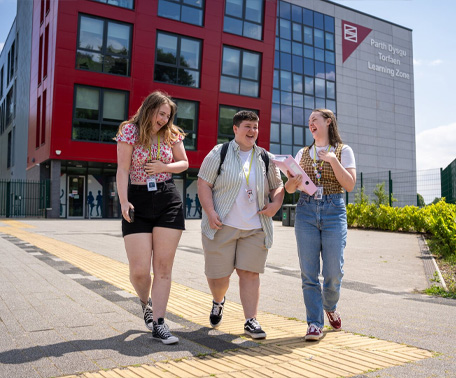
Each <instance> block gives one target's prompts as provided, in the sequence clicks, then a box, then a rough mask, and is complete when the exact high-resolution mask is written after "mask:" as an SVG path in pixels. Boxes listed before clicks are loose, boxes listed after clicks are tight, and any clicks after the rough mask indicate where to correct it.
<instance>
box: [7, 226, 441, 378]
mask: <svg viewBox="0 0 456 378" xmlns="http://www.w3.org/2000/svg"><path fill="white" fill-rule="evenodd" d="M2 222H3V223H5V224H7V226H6V227H1V226H0V232H2V233H5V234H8V235H11V236H15V237H17V238H18V239H21V240H23V241H26V242H28V243H30V244H33V245H35V246H36V247H38V248H41V249H43V250H45V251H46V252H48V253H50V254H52V255H55V256H57V257H59V258H61V259H62V260H65V261H67V262H69V263H70V264H72V265H74V266H76V267H78V268H80V269H81V270H83V271H85V272H87V273H89V274H91V275H93V276H95V277H98V278H100V279H102V280H103V281H106V282H108V283H110V284H112V285H114V286H116V287H118V288H120V289H122V290H126V291H128V292H130V293H133V294H134V293H135V290H134V288H133V286H132V285H131V283H130V280H129V270H128V265H127V264H124V263H121V262H119V261H116V260H113V259H110V258H108V257H106V256H102V255H99V254H97V253H94V252H91V251H88V250H85V249H83V248H79V247H76V246H74V245H71V244H69V243H65V242H62V241H58V240H55V239H52V238H50V237H47V236H44V235H40V234H35V233H33V232H32V231H31V230H28V229H30V228H33V226H29V225H25V224H24V223H21V222H18V221H10V220H7V221H4V220H2ZM211 303H212V296H211V295H209V294H206V293H203V292H200V291H198V290H194V289H192V288H189V287H187V286H184V285H181V284H178V283H175V282H173V283H172V286H171V294H170V299H169V303H168V311H169V312H171V313H174V314H176V315H179V316H181V317H183V318H185V319H186V320H189V321H191V322H193V323H196V324H201V325H203V326H206V327H207V326H209V324H208V314H209V312H210V309H211ZM185 309H187V310H185ZM224 315H225V319H224V323H223V324H222V326H221V327H220V328H219V330H220V331H222V332H225V333H229V334H232V335H237V336H240V335H243V323H244V315H243V311H242V306H241V305H240V304H238V303H234V302H229V301H227V302H226V305H225V311H224ZM258 318H259V319H260V320H261V324H262V326H263V327H264V329H265V330H266V332H267V334H268V338H267V339H266V340H261V341H258V344H259V345H258V347H255V348H250V349H245V348H240V349H238V350H230V351H227V352H223V353H216V354H214V355H212V356H205V357H194V358H190V359H185V360H180V361H169V362H157V363H155V364H154V365H142V366H140V367H130V368H127V369H120V368H115V369H112V370H109V371H99V372H92V373H85V374H82V375H78V377H85V378H90V377H147V376H151V375H153V376H157V377H163V378H172V377H207V376H215V377H220V378H223V377H227V378H228V377H326V378H332V377H340V376H346V377H349V376H354V375H358V374H362V373H363V372H366V371H368V370H373V369H383V368H385V367H389V366H395V365H402V364H404V363H406V362H411V361H417V360H420V359H424V358H430V357H432V354H431V352H429V351H426V350H422V349H418V348H415V347H411V346H406V345H401V344H397V343H393V342H389V341H383V340H378V339H371V338H368V337H364V336H359V335H354V334H351V333H348V332H344V331H341V332H332V331H325V332H324V333H325V337H324V338H323V339H321V340H320V341H319V342H314V343H310V342H305V341H304V339H303V336H304V335H305V332H306V329H307V325H306V324H304V323H303V322H300V321H297V320H292V319H286V318H284V317H282V316H278V315H274V314H269V313H265V312H260V313H259V314H258ZM236 347H237V346H236V344H233V349H234V348H236ZM327 356H330V358H329V357H327ZM259 365H260V366H261V369H260V368H259ZM71 377H75V376H74V375H73V376H71Z"/></svg>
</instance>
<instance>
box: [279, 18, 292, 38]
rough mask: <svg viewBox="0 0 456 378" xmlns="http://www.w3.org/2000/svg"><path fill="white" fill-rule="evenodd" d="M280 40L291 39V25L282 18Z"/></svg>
mask: <svg viewBox="0 0 456 378" xmlns="http://www.w3.org/2000/svg"><path fill="white" fill-rule="evenodd" d="M280 38H285V39H291V23H290V21H288V20H284V19H282V18H281V19H280Z"/></svg>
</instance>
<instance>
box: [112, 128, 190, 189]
mask: <svg viewBox="0 0 456 378" xmlns="http://www.w3.org/2000/svg"><path fill="white" fill-rule="evenodd" d="M183 139H184V137H183V136H182V135H179V138H178V139H177V140H176V141H174V142H171V145H174V144H176V143H178V142H181V141H182V140H183ZM137 140H138V128H137V127H136V125H134V124H132V123H129V124H127V125H125V126H123V127H122V133H121V134H119V135H117V137H116V141H117V142H125V143H128V144H131V145H133V146H134V148H133V153H132V155H131V164H130V180H131V182H134V183H144V184H145V183H146V180H147V173H146V172H145V170H144V164H145V163H146V161H147V160H148V158H149V151H150V150H149V149H148V148H144V147H143V146H141V145H136V141H137ZM157 147H158V144H153V145H152V146H151V148H152V160H156V159H157ZM160 161H162V162H163V163H165V164H168V163H172V162H173V150H172V147H171V146H169V145H168V144H166V143H164V142H160ZM171 178H172V174H171V173H168V172H162V173H159V174H157V175H155V179H156V180H157V183H158V182H163V181H167V180H169V179H171Z"/></svg>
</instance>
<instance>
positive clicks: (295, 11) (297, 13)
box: [291, 5, 302, 24]
mask: <svg viewBox="0 0 456 378" xmlns="http://www.w3.org/2000/svg"><path fill="white" fill-rule="evenodd" d="M291 19H292V20H293V21H294V22H298V23H300V24H302V8H301V7H299V6H297V5H292V6H291Z"/></svg>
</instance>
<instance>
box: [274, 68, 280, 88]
mask: <svg viewBox="0 0 456 378" xmlns="http://www.w3.org/2000/svg"><path fill="white" fill-rule="evenodd" d="M279 78H280V72H279V70H274V88H280V82H279V80H280V79H279Z"/></svg>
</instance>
